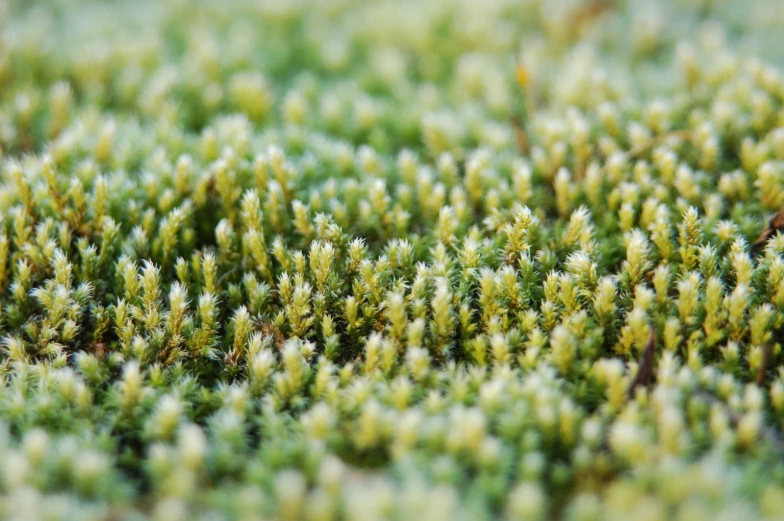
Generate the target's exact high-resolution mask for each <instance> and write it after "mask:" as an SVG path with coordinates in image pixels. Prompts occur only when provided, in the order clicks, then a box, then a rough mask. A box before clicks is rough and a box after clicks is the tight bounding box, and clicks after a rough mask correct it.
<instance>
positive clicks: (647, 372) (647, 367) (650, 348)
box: [627, 327, 656, 398]
mask: <svg viewBox="0 0 784 521" xmlns="http://www.w3.org/2000/svg"><path fill="white" fill-rule="evenodd" d="M655 365H656V330H655V329H653V327H651V328H650V333H649V334H648V342H647V343H646V344H645V349H643V352H642V355H641V356H640V360H639V362H638V364H637V374H636V375H634V379H633V380H632V383H631V384H630V385H629V390H628V391H627V395H628V396H629V398H632V397H633V396H634V391H635V389H637V387H639V386H641V385H643V386H644V385H648V384H649V383H651V380H652V379H653V370H654V366H655Z"/></svg>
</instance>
